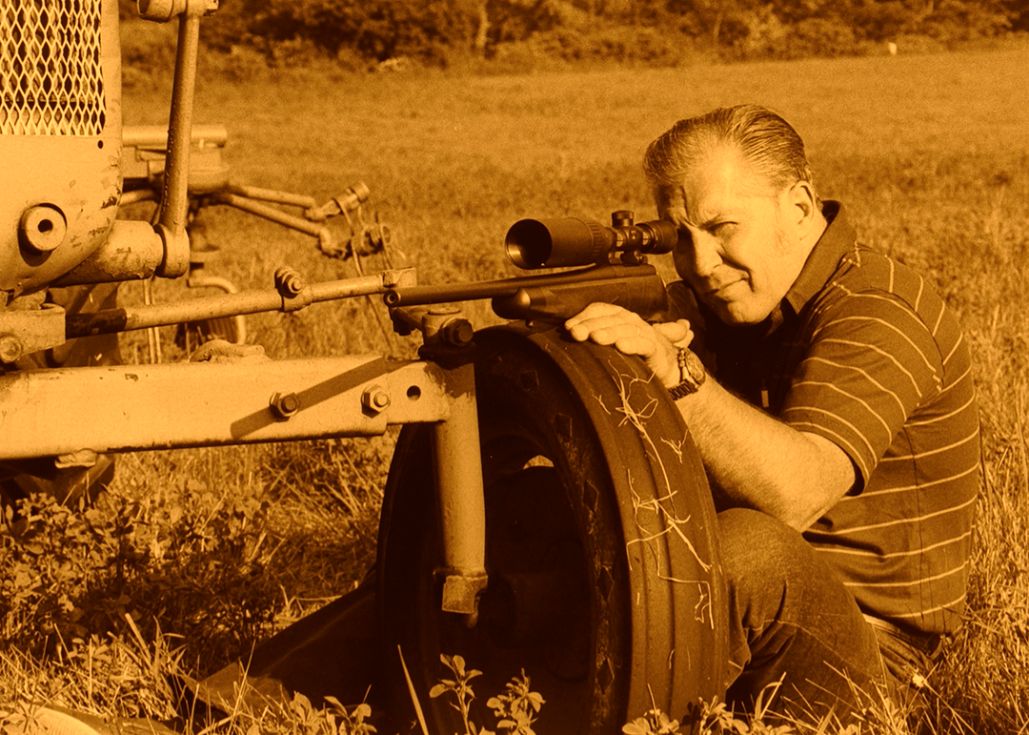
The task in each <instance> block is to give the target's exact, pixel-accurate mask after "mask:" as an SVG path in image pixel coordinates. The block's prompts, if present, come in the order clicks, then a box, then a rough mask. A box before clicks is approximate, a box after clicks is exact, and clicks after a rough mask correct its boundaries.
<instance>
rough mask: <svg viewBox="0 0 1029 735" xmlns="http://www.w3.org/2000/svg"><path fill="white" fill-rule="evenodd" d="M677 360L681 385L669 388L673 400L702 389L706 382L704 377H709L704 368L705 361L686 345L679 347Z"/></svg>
mask: <svg viewBox="0 0 1029 735" xmlns="http://www.w3.org/2000/svg"><path fill="white" fill-rule="evenodd" d="M675 361H676V362H677V363H678V364H679V385H677V386H675V387H674V388H669V389H668V394H669V395H670V396H671V397H672V400H673V401H678V400H679V399H680V398H682V397H683V396H688V395H690V394H691V393H696V392H697V390H699V389H700V386H701V385H703V384H704V378H706V377H707V370H705V369H704V363H702V362H701V361H700V358H699V357H697V356H696V355H695V354H693V351H692V350H690V349H688V348H686V347H680V348H679V352H678V353H677V354H676V356H675Z"/></svg>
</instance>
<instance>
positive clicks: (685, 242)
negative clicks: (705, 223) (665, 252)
mask: <svg viewBox="0 0 1029 735" xmlns="http://www.w3.org/2000/svg"><path fill="white" fill-rule="evenodd" d="M692 245H693V235H691V234H690V231H689V230H687V229H686V228H685V227H683V228H681V229H680V230H679V247H680V248H688V247H692Z"/></svg>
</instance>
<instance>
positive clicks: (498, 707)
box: [429, 654, 544, 735]
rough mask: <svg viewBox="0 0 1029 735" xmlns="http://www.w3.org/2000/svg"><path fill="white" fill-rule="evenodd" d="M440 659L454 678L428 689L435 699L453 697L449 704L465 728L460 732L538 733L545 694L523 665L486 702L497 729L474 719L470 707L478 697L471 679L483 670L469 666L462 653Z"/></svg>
mask: <svg viewBox="0 0 1029 735" xmlns="http://www.w3.org/2000/svg"><path fill="white" fill-rule="evenodd" d="M440 661H442V662H443V665H444V666H446V667H447V669H449V670H450V673H451V674H452V675H453V678H446V679H441V680H440V681H439V683H438V684H436V685H435V686H433V687H432V689H430V690H429V696H430V697H432V698H433V699H436V698H437V697H442V696H444V695H445V694H449V695H450V696H451V697H452V699H453V701H452V702H450V706H451V707H452V708H453V709H454V710H455V711H457V712H458V713H459V714H460V715H461V723H462V725H463V727H464V732H463V733H460V734H459V735H496V733H497V732H501V733H509V734H510V735H535V731H534V730H533V729H532V724H533V723H534V722H535V721H536V718H537V717H538V716H539V712H540V709H541V708H542V707H543V704H544V699H543V695H541V694H540V693H539V692H534V691H532V688H531V684H530V682H529V677H528V676H526V675H525V670H524V669H523V670H522V671H521V673H520V674H519V675H518V676H516V677H514V678H512V679H511V680H510V681H508V682H507V684H505V685H504V691H503V692H502V693H500V694H498V695H496V696H494V697H490V698H489V699H488V700H486V706H487V707H488V708H489V709H490V710H491V711H492V712H493V716H494V718H495V719H496V728H497V729H496V730H487V729H486V728H484V727H478V726H476V725H475V723H474V722H473V721H472V718H471V708H472V702H473V700H474V699H475V691H474V690H473V689H472V685H471V681H472V679H475V678H476V677H478V676H481V675H482V672H481V671H479V670H478V669H469V668H467V666H466V665H465V660H464V658H463V657H462V656H458V655H454V656H450V655H447V654H443V655H441V656H440Z"/></svg>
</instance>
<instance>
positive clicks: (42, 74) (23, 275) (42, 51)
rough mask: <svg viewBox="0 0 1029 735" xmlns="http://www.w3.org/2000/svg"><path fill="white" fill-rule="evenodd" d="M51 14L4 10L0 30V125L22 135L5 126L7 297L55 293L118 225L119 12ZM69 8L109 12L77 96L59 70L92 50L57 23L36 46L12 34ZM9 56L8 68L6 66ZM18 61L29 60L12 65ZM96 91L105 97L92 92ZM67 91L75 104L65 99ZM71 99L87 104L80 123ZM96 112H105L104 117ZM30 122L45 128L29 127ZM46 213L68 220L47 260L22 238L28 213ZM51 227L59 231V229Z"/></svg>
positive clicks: (25, 8)
mask: <svg viewBox="0 0 1029 735" xmlns="http://www.w3.org/2000/svg"><path fill="white" fill-rule="evenodd" d="M45 5H46V8H44V7H43V6H42V5H41V4H40V3H33V2H27V1H26V0H19V1H18V2H5V3H3V4H2V7H0V19H2V20H0V25H2V24H7V27H6V28H0V56H3V58H4V59H5V60H4V61H3V63H0V67H3V69H4V72H3V77H4V78H3V85H2V88H0V120H6V121H7V122H8V123H10V124H13V125H14V126H15V128H14V129H13V130H11V129H8V128H7V127H6V125H5V126H4V127H3V129H2V134H0V170H2V171H3V172H4V173H3V181H2V182H0V291H5V292H7V293H8V294H10V295H12V296H17V295H18V294H20V293H27V292H31V291H34V290H38V289H40V288H42V287H43V286H46V285H48V284H49V283H51V282H52V281H53V280H54V279H55V278H57V277H58V276H60V275H61V274H63V273H66V272H67V271H69V270H71V269H72V268H73V267H74V266H75V265H77V264H78V263H80V262H81V261H82V260H83V259H85V258H86V257H87V256H88V255H89V254H90V253H91V252H93V251H94V250H96V248H98V247H99V246H100V245H101V243H103V242H104V240H105V238H106V236H107V232H108V230H109V229H110V227H111V223H112V222H113V221H114V217H115V214H116V212H117V207H118V194H119V190H120V181H119V157H120V149H121V58H120V44H119V40H118V8H117V2H115V0H102V2H97V1H94V2H88V3H67V2H55V3H46V4H45ZM65 5H66V6H68V8H67V10H66V12H67V13H68V14H69V17H78V14H79V13H80V12H83V13H86V12H88V13H93V12H94V11H95V10H96V8H101V13H100V14H99V21H97V19H96V18H91V19H90V20H88V23H86V25H88V27H89V28H90V29H92V30H91V31H90V34H88V35H89V36H90V38H93V40H97V39H98V40H99V43H100V47H99V49H98V50H97V51H96V55H95V56H91V57H90V58H93V59H95V60H96V61H97V62H98V66H97V67H95V68H94V67H93V66H90V70H91V71H90V74H91V75H92V81H90V79H89V78H87V77H85V76H83V77H81V78H79V79H78V80H76V81H75V83H74V84H72V85H71V86H70V87H68V86H66V85H65V84H63V83H60V82H61V79H60V77H61V75H65V76H68V74H69V68H70V67H68V66H66V65H64V64H63V63H62V61H61V60H62V59H65V58H81V54H82V53H84V50H83V49H80V48H77V46H76V44H78V43H80V42H83V43H84V42H86V41H85V40H84V38H85V37H84V36H80V35H79V34H75V33H71V32H62V31H61V30H60V28H59V24H58V23H57V22H56V18H52V19H51V21H50V22H49V23H45V24H43V25H41V26H40V27H39V28H38V29H36V31H35V32H33V33H32V35H31V38H28V37H26V36H25V35H24V34H14V33H13V31H12V26H11V24H18V23H22V24H24V23H28V22H29V19H30V18H34V19H35V20H33V21H32V22H33V23H37V22H38V23H42V21H43V16H44V15H46V14H48V13H49V14H51V15H52V14H54V13H57V12H58V11H59V8H60V6H65ZM72 6H74V7H72ZM44 26H45V27H44ZM9 31H10V32H9ZM97 34H98V35H97ZM19 39H21V40H19ZM41 39H46V42H45V43H43V42H42V40H41ZM89 43H93V41H89ZM33 54H35V56H33ZM9 55H12V61H11V63H10V64H9V63H8V62H7V60H6V59H7V57H8V56H9ZM14 57H17V58H20V59H22V60H21V61H17V62H14V61H13V58H14ZM29 68H31V70H32V71H31V73H30V72H28V71H27V70H28V69H29ZM74 68H76V69H77V68H78V67H77V66H76V67H74ZM19 69H20V70H23V71H21V72H19V71H18V70H19ZM19 74H24V75H29V76H19ZM9 75H14V77H10V76H9ZM68 81H69V83H70V80H68ZM97 84H99V85H102V89H99V88H94V87H95V85H97ZM87 87H88V89H87ZM42 89H50V90H61V94H60V95H58V94H42V93H40V90H42ZM67 89H72V90H73V91H74V94H73V95H72V96H70V97H66V96H65V92H66V90H67ZM72 97H76V99H77V97H82V98H83V99H82V100H80V101H75V102H74V105H73V106H74V107H75V110H76V111H79V112H81V115H80V114H79V112H73V111H72V110H71V109H65V106H66V103H67V104H71V102H72ZM85 97H88V98H89V99H88V104H86V99H85ZM80 102H81V103H82V104H81V105H80ZM98 105H100V106H101V107H102V109H99V110H98V108H97V106H98ZM27 120H28V121H37V122H38V124H36V123H32V124H28V123H25V121H27ZM47 121H48V122H47ZM23 123H25V124H23ZM39 205H46V206H48V207H51V208H53V210H55V211H56V212H60V218H61V219H63V220H64V222H63V225H61V226H63V227H64V228H66V234H65V236H64V237H63V238H62V239H61V241H60V242H56V243H54V242H51V243H48V245H49V246H50V249H49V250H46V251H42V252H41V251H39V250H38V249H36V248H32V247H30V246H27V245H26V244H24V242H23V241H24V236H23V235H21V234H20V232H19V230H20V226H21V223H22V218H23V216H24V213H25V212H26V210H29V209H31V208H33V207H37V206H39ZM37 224H38V223H37ZM44 224H45V223H44ZM51 225H53V226H57V225H60V223H59V222H58V221H57V220H52V221H51Z"/></svg>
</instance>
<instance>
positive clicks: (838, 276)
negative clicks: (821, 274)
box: [812, 244, 947, 328]
mask: <svg viewBox="0 0 1029 735" xmlns="http://www.w3.org/2000/svg"><path fill="white" fill-rule="evenodd" d="M877 302H878V303H879V304H880V305H884V304H887V303H889V304H895V305H897V306H899V307H900V308H901V309H902V310H905V311H908V312H910V313H911V314H912V315H915V316H917V318H918V319H919V320H920V321H922V322H927V326H928V327H930V328H931V327H932V326H933V325H934V324H935V323H936V322H937V320H938V319H939V318H940V316H941V315H943V314H944V312H946V311H947V309H946V305H945V304H944V303H943V300H942V299H941V298H940V296H939V294H938V293H937V292H936V289H935V288H934V287H933V285H932V283H931V282H930V281H929V279H928V278H927V277H926V276H925V275H923V274H922V273H921V272H919V271H918V270H916V269H915V268H912V267H910V266H908V265H905V264H904V263H902V262H900V261H898V260H896V259H894V258H892V257H890V256H888V255H886V254H885V253H881V252H879V251H877V250H873V249H871V248H869V247H866V246H864V245H860V244H858V245H857V246H856V247H855V248H854V249H853V250H852V251H851V252H849V253H848V254H847V255H845V256H844V257H843V258H842V259H841V261H840V264H839V267H838V268H837V270H836V272H835V273H834V274H833V276H832V278H830V279H829V280H828V281H827V282H826V284H825V286H824V287H823V289H822V291H821V292H820V293H819V294H818V296H817V297H816V299H815V300H814V304H813V306H814V308H813V310H812V314H813V315H816V316H817V315H825V314H828V313H833V312H835V313H839V312H840V311H841V310H843V311H847V310H849V309H853V308H859V307H861V306H867V305H868V304H870V303H872V304H874V303H877Z"/></svg>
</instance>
